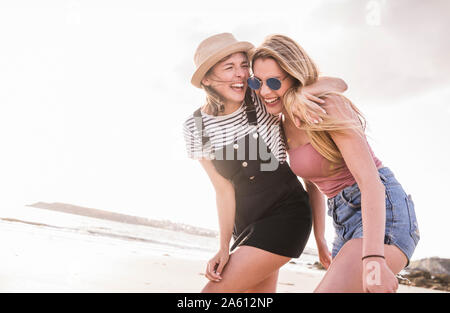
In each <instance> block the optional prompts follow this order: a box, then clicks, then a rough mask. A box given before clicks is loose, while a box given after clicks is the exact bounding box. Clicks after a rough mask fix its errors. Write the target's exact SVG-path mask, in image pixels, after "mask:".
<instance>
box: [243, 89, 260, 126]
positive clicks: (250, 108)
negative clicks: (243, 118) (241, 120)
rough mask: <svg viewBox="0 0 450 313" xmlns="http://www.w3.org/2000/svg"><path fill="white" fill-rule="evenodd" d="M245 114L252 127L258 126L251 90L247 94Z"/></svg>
mask: <svg viewBox="0 0 450 313" xmlns="http://www.w3.org/2000/svg"><path fill="white" fill-rule="evenodd" d="M245 113H247V118H248V123H249V124H250V125H252V126H256V125H258V120H257V119H256V107H255V103H254V102H253V96H252V94H251V90H250V89H249V88H248V89H247V91H246V92H245Z"/></svg>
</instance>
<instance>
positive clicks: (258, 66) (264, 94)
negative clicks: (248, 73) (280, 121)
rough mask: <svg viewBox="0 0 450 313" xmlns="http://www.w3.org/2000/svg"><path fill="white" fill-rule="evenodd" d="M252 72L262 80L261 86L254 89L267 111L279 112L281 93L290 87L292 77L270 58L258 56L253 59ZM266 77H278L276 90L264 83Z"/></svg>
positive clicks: (280, 108) (281, 108)
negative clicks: (279, 83) (278, 86)
mask: <svg viewBox="0 0 450 313" xmlns="http://www.w3.org/2000/svg"><path fill="white" fill-rule="evenodd" d="M253 73H254V75H255V77H257V78H259V79H260V80H261V81H262V86H261V88H259V89H258V90H256V94H257V95H258V96H259V97H260V98H261V100H262V101H263V102H264V104H265V106H266V108H267V111H268V112H269V113H270V114H274V115H276V114H279V113H281V112H282V110H283V95H284V94H285V92H286V91H287V90H288V89H289V88H291V87H292V85H293V79H292V77H291V76H290V75H289V74H288V73H286V72H285V71H284V70H283V69H282V68H281V67H280V66H279V65H278V63H277V62H276V61H275V60H274V59H272V58H258V59H256V60H255V61H253ZM286 76H287V77H286ZM268 78H278V79H279V80H280V81H281V88H280V89H278V90H272V89H270V88H269V87H268V86H267V84H266V80H267V79H268Z"/></svg>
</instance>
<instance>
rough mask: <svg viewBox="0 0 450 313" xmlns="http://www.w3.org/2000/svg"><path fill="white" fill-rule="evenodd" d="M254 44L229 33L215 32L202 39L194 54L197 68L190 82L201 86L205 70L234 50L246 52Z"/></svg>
mask: <svg viewBox="0 0 450 313" xmlns="http://www.w3.org/2000/svg"><path fill="white" fill-rule="evenodd" d="M253 47H254V46H253V45H252V44H251V43H249V42H246V41H237V40H236V38H234V36H233V35H232V34H230V33H222V34H217V35H214V36H211V37H208V38H206V39H205V40H203V41H202V42H201V43H200V44H199V45H198V48H197V50H196V51H195V55H194V63H195V66H196V67H197V69H196V70H195V72H194V75H192V79H191V83H192V85H194V86H195V87H197V88H201V85H200V83H201V81H202V79H203V77H204V76H205V74H206V72H208V71H209V69H210V68H211V67H213V66H214V65H215V64H216V63H217V62H219V61H220V60H222V59H223V58H224V57H226V56H227V55H230V54H233V53H236V52H247V51H248V50H250V49H252V48H253Z"/></svg>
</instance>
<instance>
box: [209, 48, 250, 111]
mask: <svg viewBox="0 0 450 313" xmlns="http://www.w3.org/2000/svg"><path fill="white" fill-rule="evenodd" d="M248 77H249V64H248V59H247V55H246V54H245V53H242V52H237V53H233V54H231V55H230V56H228V57H226V58H225V59H223V60H221V61H220V62H218V63H217V64H216V65H214V67H213V68H212V69H211V70H210V72H209V74H207V75H206V76H205V77H204V78H203V80H202V83H203V84H204V85H205V86H209V87H212V88H213V89H214V90H215V91H216V92H217V93H218V94H220V95H221V96H222V98H223V99H224V100H225V106H227V105H234V106H236V105H241V104H242V101H244V98H245V91H246V90H247V78H248Z"/></svg>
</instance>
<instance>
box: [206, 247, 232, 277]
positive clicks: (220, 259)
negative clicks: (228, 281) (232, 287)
mask: <svg viewBox="0 0 450 313" xmlns="http://www.w3.org/2000/svg"><path fill="white" fill-rule="evenodd" d="M229 258H230V253H229V252H228V250H226V249H221V250H219V252H217V254H216V255H215V256H214V257H213V258H212V259H211V260H209V261H208V264H207V266H206V274H205V276H206V278H208V279H209V280H210V281H213V282H220V280H221V279H222V276H220V275H221V273H222V270H223V268H224V267H225V265H226V264H227V263H228V260H229Z"/></svg>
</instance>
